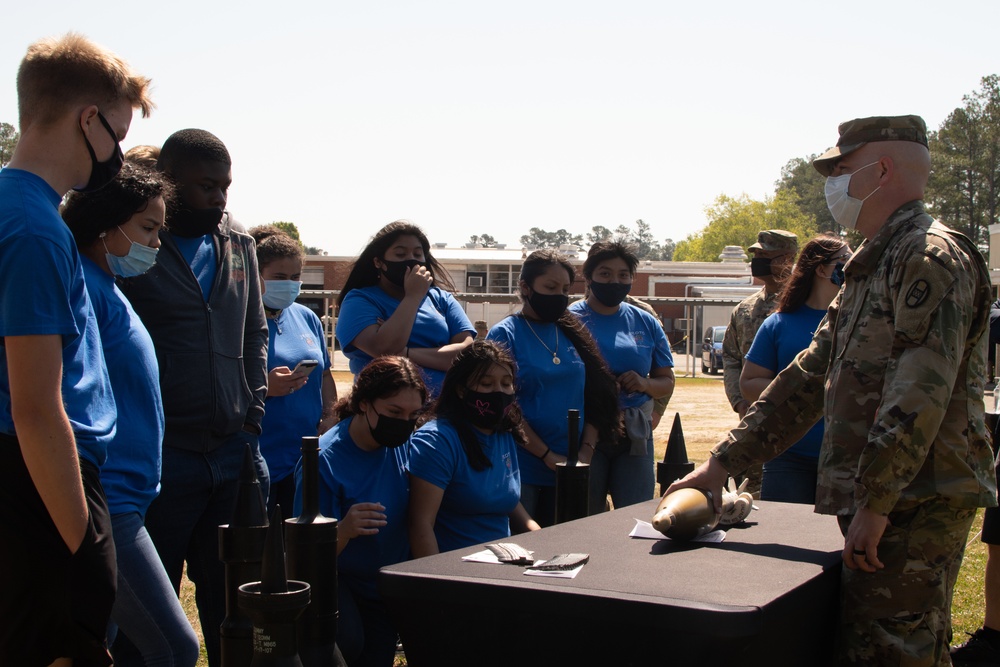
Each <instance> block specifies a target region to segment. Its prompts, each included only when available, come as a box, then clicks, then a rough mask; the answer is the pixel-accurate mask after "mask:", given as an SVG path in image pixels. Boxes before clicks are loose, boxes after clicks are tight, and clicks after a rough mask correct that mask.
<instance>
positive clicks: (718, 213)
mask: <svg viewBox="0 0 1000 667" xmlns="http://www.w3.org/2000/svg"><path fill="white" fill-rule="evenodd" d="M705 216H706V217H707V218H708V225H707V226H706V227H705V228H704V229H703V230H701V231H700V232H698V233H696V234H692V235H690V236H688V237H687V238H686V239H684V240H683V241H681V242H680V243H678V244H677V247H676V249H675V250H674V254H673V259H674V261H678V262H717V261H719V255H720V254H722V251H723V249H724V248H725V247H726V246H727V245H736V246H740V247H741V248H746V247H748V246H750V245H752V244H754V243H756V241H757V233H758V232H761V231H763V230H765V229H784V230H787V231H789V232H792V233H794V234H798V237H799V241H800V243H801V242H802V241H804V240H805V239H808V238H810V237H812V236H814V235H815V234H816V223H815V221H814V220H813V218H812V216H810V215H808V214H806V213H804V212H803V211H802V209H800V208H799V205H798V202H797V196H796V195H795V194H794V193H793V192H789V191H787V190H779V191H778V192H776V193H775V194H774V196H773V197H767V198H765V199H764V201H757V200H755V199H750V198H749V197H748V196H747V195H745V194H744V195H741V196H740V197H738V198H734V197H730V196H728V195H724V194H722V195H719V196H718V197H717V198H716V200H715V203H714V204H712V205H711V206H709V207H708V208H706V209H705Z"/></svg>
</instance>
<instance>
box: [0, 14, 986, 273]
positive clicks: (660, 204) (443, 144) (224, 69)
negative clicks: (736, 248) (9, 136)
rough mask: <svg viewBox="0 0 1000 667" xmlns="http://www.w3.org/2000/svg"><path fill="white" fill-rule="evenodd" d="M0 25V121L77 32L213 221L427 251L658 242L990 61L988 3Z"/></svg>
mask: <svg viewBox="0 0 1000 667" xmlns="http://www.w3.org/2000/svg"><path fill="white" fill-rule="evenodd" d="M2 17H3V18H2V25H3V28H2V33H3V39H2V40H0V121H6V122H10V123H14V124H15V125H16V121H17V107H16V96H15V88H14V84H15V75H16V71H17V65H18V63H19V61H20V59H21V57H22V56H23V55H24V51H25V49H26V47H27V46H28V44H29V43H31V42H32V41H34V40H35V39H37V38H39V37H43V36H49V35H57V34H62V33H64V32H66V31H69V30H76V31H79V32H82V33H83V34H85V35H87V36H89V37H90V38H92V39H94V40H95V41H97V42H99V43H101V44H103V45H105V46H107V47H109V48H111V49H112V50H114V51H116V52H117V53H119V54H120V55H122V56H123V57H125V58H126V59H127V60H128V61H129V62H130V63H132V65H133V66H134V67H135V68H136V69H137V70H138V71H140V72H142V73H143V74H146V75H147V76H151V77H152V78H153V82H154V99H155V101H156V102H157V104H158V109H157V110H156V111H155V113H154V114H153V116H152V118H150V119H147V120H143V119H141V118H139V117H137V118H136V119H135V120H134V121H133V124H132V130H131V132H130V133H129V135H128V138H127V139H126V141H125V142H124V144H123V146H124V147H125V148H126V149H127V148H128V147H130V146H133V145H135V144H140V143H149V144H157V145H159V144H161V143H162V142H163V140H164V139H165V138H166V137H167V136H169V135H170V133H172V132H173V131H175V130H178V129H181V128H186V127H199V128H203V129H206V130H209V131H211V132H213V133H215V134H216V135H218V136H219V137H220V138H221V139H222V140H223V141H224V142H225V143H226V145H227V146H228V147H229V150H230V153H231V154H232V157H233V175H234V182H233V187H232V189H231V191H230V199H229V209H230V210H231V211H233V213H234V214H235V215H236V217H237V219H239V220H241V221H242V222H243V223H244V224H246V225H247V226H252V225H256V224H261V223H266V222H271V221H274V220H286V221H291V222H294V223H296V224H297V225H298V227H299V230H300V231H301V234H302V238H303V241H304V242H305V243H306V244H307V245H315V246H320V247H322V248H324V249H325V250H327V251H328V252H330V254H338V255H339V254H344V255H351V254H356V253H357V252H358V251H359V250H360V249H361V247H362V246H363V245H364V244H365V242H366V241H367V239H368V237H369V236H370V235H371V234H373V233H374V232H375V231H377V230H378V229H379V228H380V227H381V226H382V225H384V224H386V223H388V222H391V221H392V220H394V219H397V218H409V219H411V220H413V221H414V222H415V223H417V224H418V225H420V226H422V227H423V228H424V230H425V231H426V232H427V234H428V236H429V237H430V239H431V241H432V242H447V243H448V244H449V245H457V244H460V243H464V242H466V241H467V240H468V238H469V236H470V235H472V234H482V233H487V234H491V235H492V236H494V237H495V238H496V239H497V240H498V241H499V242H501V243H508V244H510V245H517V244H518V243H519V237H520V236H521V235H522V234H524V233H526V232H527V231H528V229H529V228H530V227H541V228H543V229H546V230H549V231H554V230H556V229H559V228H566V229H567V230H569V231H571V232H575V233H585V232H588V231H590V229H591V228H592V227H593V226H594V225H604V226H606V227H609V228H611V229H614V228H615V227H617V226H618V225H620V224H626V225H632V223H633V222H634V221H635V220H636V219H637V218H642V219H644V220H645V221H646V222H648V223H649V224H650V225H651V226H652V230H653V232H654V233H655V235H656V237H657V238H658V239H659V240H661V241H662V240H663V239H665V238H667V237H670V238H673V239H674V240H675V241H676V240H681V239H683V238H684V237H686V236H687V235H688V234H691V233H693V232H696V231H698V230H699V229H701V228H702V227H703V226H704V225H705V217H704V209H705V207H706V206H708V205H710V204H711V203H712V202H713V200H714V199H715V198H716V197H717V196H718V195H719V194H721V193H725V194H728V195H732V196H738V195H740V194H741V193H744V192H745V193H747V194H748V195H750V196H751V197H754V198H763V197H764V196H765V195H767V194H770V193H771V192H772V191H773V187H774V182H775V181H776V180H777V179H778V177H779V174H780V170H781V167H782V166H783V165H784V164H785V163H786V162H787V161H788V160H789V159H791V158H793V157H805V156H807V155H809V154H812V153H817V152H820V151H822V150H825V149H826V148H827V147H829V146H831V145H833V144H834V143H836V139H837V132H836V129H837V124H838V123H839V122H841V121H844V120H847V119H850V118H855V117H859V116H870V115H890V114H892V115H895V114H906V113H915V114H919V115H922V116H923V117H924V118H925V120H926V121H927V124H928V126H929V127H930V128H931V129H936V128H937V127H938V126H939V125H940V123H941V122H942V121H943V120H944V119H945V118H946V117H947V115H948V114H949V113H950V112H951V111H952V110H953V109H954V108H955V107H957V106H959V105H960V104H961V102H962V96H963V95H965V94H968V93H971V92H973V91H974V90H976V89H978V87H979V82H980V79H981V78H982V77H983V76H985V75H987V74H992V73H1000V49H998V48H997V41H996V30H997V26H998V25H1000V2H996V1H995V0H979V1H973V0H951V1H950V2H940V1H938V2H929V1H926V0H912V1H910V2H872V1H871V0H868V1H865V2H856V1H853V0H852V1H846V2H827V3H817V2H807V1H806V0H797V1H788V2H784V1H775V0H758V1H757V2H746V1H745V0H743V1H731V0H721V1H717V2H711V3H709V2H703V3H701V2H684V3H681V2H672V1H671V0H603V1H600V2H596V1H590V0H507V1H506V2H491V3H487V2H481V1H476V0H454V1H446V0H425V1H420V0H411V1H409V2H404V1H399V0H391V1H381V0H361V1H358V0H355V1H353V2H343V1H341V0H328V1H327V2H299V1H296V0H285V1H283V2H269V3H263V2H256V1H249V2H242V3H235V2H213V1H211V0H208V1H206V0H201V1H200V2H192V1H190V0H177V1H173V2H118V1H110V2H103V3H97V4H93V5H87V4H81V3H79V2H68V1H66V0H42V1H35V2H25V1H23V0H22V1H20V2H10V3H5V7H4V9H3V11H2Z"/></svg>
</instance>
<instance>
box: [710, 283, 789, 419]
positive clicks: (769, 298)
mask: <svg viewBox="0 0 1000 667" xmlns="http://www.w3.org/2000/svg"><path fill="white" fill-rule="evenodd" d="M776 305H778V293H777V292H774V293H773V294H768V293H767V291H766V290H765V289H763V288H761V290H760V291H759V292H757V293H755V294H751V295H750V296H748V297H747V298H745V299H743V301H741V302H740V303H738V304H737V305H736V307H735V308H733V314H732V315H731V316H730V318H729V327H728V328H727V329H726V337H725V338H724V339H723V341H722V381H723V383H724V384H725V386H726V398H728V399H729V404H730V405H731V406H733V410H735V409H736V404H737V403H739V402H740V401H742V400H743V394H742V393H741V392H740V373H742V372H743V357H745V356H747V352H749V351H750V346H751V345H753V337H754V336H756V335H757V329H760V325H761V324H763V323H764V320H766V319H767V316H768V315H770V314H771V312H772V311H774V307H775V306H776Z"/></svg>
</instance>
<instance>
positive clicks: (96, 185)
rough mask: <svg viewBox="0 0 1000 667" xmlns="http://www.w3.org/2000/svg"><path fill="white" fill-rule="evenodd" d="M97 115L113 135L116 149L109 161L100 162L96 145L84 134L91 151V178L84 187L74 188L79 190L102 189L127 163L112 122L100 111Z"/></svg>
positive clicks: (88, 149) (84, 139)
mask: <svg viewBox="0 0 1000 667" xmlns="http://www.w3.org/2000/svg"><path fill="white" fill-rule="evenodd" d="M97 117H98V119H100V121H101V125H103V126H104V129H105V130H107V131H108V134H110V135H111V139H112V140H113V141H114V142H115V150H114V151H112V153H111V157H109V158H108V159H107V161H105V162H98V160H97V154H96V153H94V147H93V146H91V145H90V140H89V139H87V135H86V134H85V135H83V141H84V142H85V143H86V144H87V151H89V152H90V180H88V181H87V184H86V185H85V186H83V187H82V188H73V189H74V190H76V191H77V192H93V191H94V190H100V189H101V188H103V187H104V186H105V185H107V184H108V183H110V182H111V181H113V180H115V176H117V175H118V172H119V171H121V170H122V165H123V164H125V155H123V154H122V147H121V144H120V143H118V137H117V136H115V131H114V130H112V129H111V124H110V123H109V122H108V120H107V118H105V117H104V114H102V113H101V112H100V111H98V112H97Z"/></svg>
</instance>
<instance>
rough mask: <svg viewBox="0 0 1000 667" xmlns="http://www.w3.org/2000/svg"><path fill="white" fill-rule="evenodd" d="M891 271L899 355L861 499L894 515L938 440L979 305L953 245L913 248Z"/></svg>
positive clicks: (862, 470)
mask: <svg viewBox="0 0 1000 667" xmlns="http://www.w3.org/2000/svg"><path fill="white" fill-rule="evenodd" d="M903 257H906V261H905V262H899V263H898V264H897V265H896V267H895V268H894V269H893V270H892V271H891V272H890V275H889V281H890V283H889V289H890V298H891V299H892V301H893V309H894V311H893V312H894V314H895V319H894V326H895V337H894V339H893V350H894V354H893V357H892V358H891V359H890V360H889V363H888V366H887V368H886V369H885V380H884V383H883V388H882V395H881V397H880V400H879V407H878V411H877V412H876V415H875V420H874V425H873V426H872V428H871V430H870V431H869V432H868V444H867V445H866V446H865V448H864V450H863V451H862V454H861V458H860V460H859V462H858V476H857V479H856V482H855V492H854V495H855V502H856V503H857V506H858V507H859V508H868V509H870V510H872V511H874V512H878V513H880V514H888V513H889V512H890V511H891V510H892V508H893V507H894V506H895V505H896V502H897V500H898V499H899V495H900V493H901V492H902V490H903V489H904V488H905V487H906V486H907V485H908V484H909V483H910V482H911V481H912V480H913V478H914V477H915V476H916V475H917V473H918V472H919V470H920V468H921V467H922V466H923V464H924V460H925V459H926V458H927V453H928V451H929V450H930V446H931V444H932V443H933V442H934V441H935V439H936V437H937V435H938V431H939V429H940V427H941V422H942V420H943V418H944V415H945V412H946V410H947V407H948V403H949V401H950V400H951V396H952V391H953V387H954V384H955V381H956V378H957V376H958V371H959V367H960V366H961V364H962V363H963V352H964V350H965V347H966V338H967V337H968V335H969V330H970V327H971V323H972V322H973V321H974V319H975V313H974V312H973V310H974V308H975V304H976V291H977V290H976V283H977V280H976V277H975V272H974V271H966V270H964V269H963V268H962V267H959V266H958V265H957V262H956V261H955V258H954V257H953V256H952V255H951V254H950V252H949V249H948V248H946V247H945V248H940V247H937V246H935V245H928V246H927V248H926V250H925V251H924V252H919V251H916V252H910V253H909V254H908V256H907V255H903Z"/></svg>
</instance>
